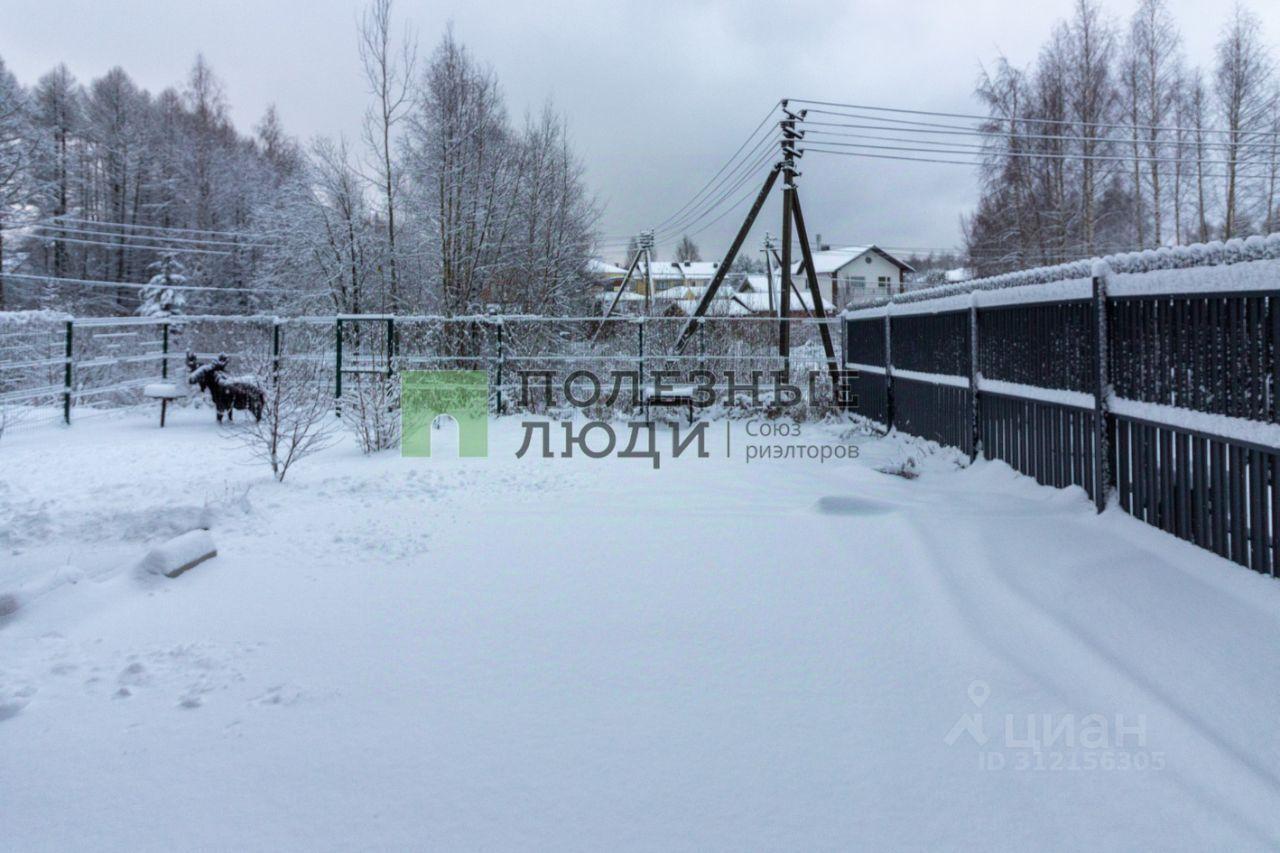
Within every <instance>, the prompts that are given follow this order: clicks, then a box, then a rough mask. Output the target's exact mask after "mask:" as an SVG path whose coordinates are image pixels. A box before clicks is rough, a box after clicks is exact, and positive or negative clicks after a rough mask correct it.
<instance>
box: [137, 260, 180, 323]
mask: <svg viewBox="0 0 1280 853" xmlns="http://www.w3.org/2000/svg"><path fill="white" fill-rule="evenodd" d="M148 270H149V271H150V272H151V273H152V276H151V279H150V280H149V281H148V282H147V286H146V287H144V288H143V289H142V304H141V305H139V306H138V314H139V316H142V317H174V316H177V315H179V314H182V313H183V309H184V308H185V307H186V304H187V291H185V290H179V289H177V288H180V287H182V286H183V285H185V284H186V283H187V281H188V280H189V279H188V278H187V274H186V268H185V267H183V265H182V262H181V261H179V260H178V259H177V257H175V256H174V253H173V252H165V253H163V254H161V256H160V260H158V261H154V262H152V263H151V264H150V265H149V266H148Z"/></svg>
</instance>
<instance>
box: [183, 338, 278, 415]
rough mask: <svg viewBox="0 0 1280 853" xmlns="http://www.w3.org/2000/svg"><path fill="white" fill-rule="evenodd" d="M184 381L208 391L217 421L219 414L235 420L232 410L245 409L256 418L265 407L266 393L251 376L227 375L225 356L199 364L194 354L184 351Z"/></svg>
mask: <svg viewBox="0 0 1280 853" xmlns="http://www.w3.org/2000/svg"><path fill="white" fill-rule="evenodd" d="M187 370H188V371H189V373H188V374H187V381H188V382H190V383H191V384H192V385H198V386H199V387H200V390H201V391H208V392H209V395H210V396H211V397H213V407H214V409H216V410H217V413H218V423H222V416H223V414H225V415H226V416H227V422H228V423H232V422H234V421H235V414H234V413H235V410H236V409H240V410H242V411H243V410H245V409H248V410H249V412H250V413H251V414H252V415H253V419H254V420H255V421H261V420H262V409H263V407H264V406H266V401H267V395H266V393H265V392H264V391H263V390H262V388H261V387H260V386H259V385H258V384H257V383H256V382H254V381H253V380H251V379H243V378H241V379H232V378H231V377H229V376H227V373H226V371H227V356H226V355H225V354H223V355H219V356H218V358H217V360H216V361H211V362H209V363H208V364H199V362H197V360H196V357H195V355H194V354H193V353H187Z"/></svg>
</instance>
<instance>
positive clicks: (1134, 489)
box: [845, 259, 1280, 576]
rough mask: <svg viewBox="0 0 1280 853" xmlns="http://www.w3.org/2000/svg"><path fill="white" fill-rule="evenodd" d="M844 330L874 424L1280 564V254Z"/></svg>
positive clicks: (940, 309) (850, 363)
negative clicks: (1076, 489) (1275, 257)
mask: <svg viewBox="0 0 1280 853" xmlns="http://www.w3.org/2000/svg"><path fill="white" fill-rule="evenodd" d="M845 340H846V353H845V355H846V362H847V364H846V365H845V366H846V368H847V369H849V370H851V371H854V372H855V373H854V375H853V376H851V378H850V379H849V380H848V381H849V385H850V389H849V390H850V391H851V392H852V393H853V394H856V395H857V397H858V409H859V412H860V413H861V414H863V415H865V416H866V417H867V418H869V419H871V420H873V421H876V422H879V423H881V424H884V425H886V426H887V427H891V428H896V429H899V430H902V431H904V432H907V433H910V434H912V435H916V436H920V437H923V438H926V439H929V440H933V441H936V442H938V443H940V444H944V445H949V446H954V447H958V448H960V449H961V450H963V451H964V452H966V453H968V454H969V455H970V458H976V457H977V456H978V455H981V456H982V457H983V458H986V459H999V460H1003V461H1004V462H1007V463H1008V464H1009V465H1010V466H1012V467H1013V468H1015V469H1016V470H1018V471H1020V472H1022V473H1024V474H1026V475H1028V476H1031V477H1033V478H1035V480H1036V481H1037V482H1039V483H1042V484H1045V485H1050V486H1058V487H1063V486H1080V487H1081V488H1083V489H1084V490H1085V491H1086V492H1088V494H1089V495H1090V496H1091V497H1092V498H1093V499H1094V501H1095V503H1096V505H1097V507H1098V509H1099V511H1101V510H1102V508H1103V507H1104V506H1105V505H1106V503H1107V502H1108V500H1109V499H1113V500H1114V502H1115V504H1116V505H1118V506H1119V507H1120V508H1121V509H1123V510H1124V511H1125V512H1128V513H1130V514H1131V515H1133V516H1134V517H1135V518H1138V519H1141V520H1143V521H1145V522H1147V523H1148V524H1151V525H1153V526H1155V527H1158V528H1160V529H1161V530H1164V531H1166V532H1168V533H1171V534H1173V535H1175V536H1178V537H1179V538H1182V539H1185V540H1187V541H1189V542H1193V543H1195V544H1196V545H1199V546H1201V547H1203V548H1207V549H1209V550H1212V551H1213V552H1215V553H1217V554H1220V555H1221V556H1223V557H1226V558H1227V559H1230V560H1233V561H1235V562H1237V563H1239V564H1241V565H1244V566H1248V567H1250V568H1252V569H1254V570H1256V571H1258V572H1262V573H1265V574H1271V575H1276V576H1280V262H1277V261H1275V260H1272V259H1264V260H1254V261H1252V262H1247V263H1240V264H1239V265H1238V266H1235V267H1234V268H1232V267H1227V266H1209V267H1203V268H1195V267H1191V268H1186V269H1177V270H1159V271H1152V272H1149V273H1144V272H1135V273H1126V274H1124V275H1117V274H1113V273H1111V272H1109V271H1107V270H1105V269H1103V270H1101V271H1099V274H1098V275H1095V276H1091V277H1079V278H1075V279H1065V280H1063V279H1059V280H1056V281H1052V282H1051V283H1033V284H1029V285H1020V286H1015V287H1010V288H1006V289H989V290H985V289H982V288H980V287H979V288H975V289H974V290H973V291H972V292H969V293H957V292H955V291H954V290H953V291H951V292H946V293H942V294H939V295H938V296H936V297H934V298H928V297H927V296H926V298H923V299H921V298H916V299H912V300H909V301H908V300H904V301H903V302H901V303H890V304H888V305H880V306H875V307H872V308H868V309H863V310H858V311H853V312H851V313H849V314H847V315H846V330H845Z"/></svg>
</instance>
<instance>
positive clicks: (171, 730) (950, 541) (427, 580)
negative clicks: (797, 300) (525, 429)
mask: <svg viewBox="0 0 1280 853" xmlns="http://www.w3.org/2000/svg"><path fill="white" fill-rule="evenodd" d="M209 420H211V417H210V416H209V415H208V413H207V412H187V411H183V412H179V413H178V415H177V416H176V417H175V422H174V423H173V424H172V425H171V427H170V428H168V429H166V430H165V431H164V432H163V433H160V432H158V431H157V430H156V429H155V428H154V425H153V424H152V423H151V421H150V420H142V419H133V418H129V419H123V420H119V421H108V422H104V423H101V424H96V425H93V424H86V425H82V426H77V427H76V428H73V429H72V430H70V431H65V432H64V431H59V430H48V431H43V432H33V433H30V434H25V435H24V434H21V433H19V434H17V435H14V436H12V438H10V437H6V438H5V439H4V441H3V443H0V472H2V473H0V549H2V550H0V594H3V593H6V592H13V591H15V590H16V591H17V593H18V596H19V600H20V602H21V605H22V606H21V608H20V609H19V610H18V612H17V613H16V614H14V615H12V616H10V617H8V618H7V619H6V618H5V617H3V616H0V756H3V758H0V832H2V833H3V837H4V844H3V846H4V847H5V848H6V849H17V850H28V849H50V850H55V849H56V850H65V849H76V848H84V847H88V848H95V849H130V850H140V849H154V850H160V849H166V850H167V849H191V848H197V847H199V848H220V849H229V848H235V849H263V850H266V849H271V850H279V849H308V850H312V849H405V848H418V849H479V848H485V849H509V848H520V849H548V848H555V849H593V850H594V849H602V848H616V847H625V848H641V849H663V850H666V849H850V848H870V849H900V848H907V849H944V848H945V849H974V850H990V849H1009V850H1027V849H1046V848H1047V849H1081V848H1088V849H1134V848H1146V849H1188V850H1193V849H1196V850H1198V849H1205V848H1209V847H1216V848H1219V849H1235V850H1244V849H1274V847H1275V846H1276V845H1277V844H1280V769H1278V768H1280V737H1278V736H1277V735H1276V733H1275V726H1276V724H1277V723H1276V721H1277V720H1280V641H1278V639H1277V638H1278V637H1280V584H1277V583H1276V582H1274V581H1271V580H1266V579H1262V578H1259V577H1256V576H1254V575H1252V574H1251V573H1250V572H1248V571H1246V570H1243V569H1240V568H1238V567H1235V566H1233V565H1231V564H1228V563H1226V562H1224V561H1221V560H1219V559H1217V558H1215V557H1213V556H1211V555H1208V554H1206V553H1205V552H1202V551H1200V550H1198V549H1195V548H1193V547H1191V546H1188V545H1185V544H1183V543H1179V542H1177V541H1175V540H1173V539H1172V538H1170V537H1166V536H1164V535H1162V534H1160V533H1158V532H1156V531H1154V530H1150V529H1148V528H1146V527H1144V526H1143V525H1141V524H1139V523H1137V522H1135V521H1133V520H1132V519H1129V518H1127V517H1125V516H1123V515H1122V514H1121V513H1119V512H1109V513H1107V514H1105V515H1104V516H1103V517H1102V518H1098V517H1096V516H1095V515H1094V514H1093V512H1092V508H1091V506H1090V504H1089V503H1088V502H1087V500H1086V499H1085V498H1084V497H1083V495H1082V494H1081V493H1079V492H1075V491H1063V492H1059V491H1054V490H1050V489H1044V488H1040V487H1037V486H1035V485H1034V484H1032V483H1030V482H1029V481H1027V480H1026V479H1024V478H1020V477H1017V476H1016V475H1014V474H1013V473H1012V472H1011V471H1010V470H1009V469H1008V468H1007V467H1005V466H1003V465H998V464H994V465H993V464H980V465H978V466H975V467H974V468H972V469H969V470H963V471H961V470H957V468H956V465H955V462H954V458H953V457H951V456H949V455H948V454H945V453H939V454H933V455H931V456H929V458H927V459H922V466H921V467H922V469H923V474H922V476H921V477H919V478H918V479H916V480H906V479H903V478H900V477H895V476H889V475H886V474H883V473H880V472H878V471H877V470H876V469H877V468H878V467H881V466H884V465H886V464H889V463H894V462H898V461H901V458H902V457H903V455H904V454H907V453H910V454H913V455H916V456H919V452H920V451H919V448H918V446H915V445H912V444H908V443H904V442H902V441H898V440H893V439H870V438H867V437H858V438H856V439H854V441H856V443H858V444H859V445H860V446H861V448H862V456H861V458H860V459H858V460H856V461H848V462H828V463H826V464H819V463H817V462H801V461H770V462H753V463H751V464H749V465H748V464H746V463H745V462H744V461H743V459H742V456H741V453H740V451H738V450H735V455H734V458H730V459H725V458H719V457H718V458H712V459H707V460H697V459H689V458H684V459H680V460H664V462H663V467H662V469H661V470H659V471H653V470H651V469H650V467H649V466H648V464H647V463H645V462H643V461H641V460H623V459H606V460H600V461H593V460H589V459H573V460H565V459H550V460H543V459H533V458H525V459H515V458H514V457H513V451H514V449H515V447H517V446H518V445H519V442H520V431H519V429H518V422H516V421H514V420H511V419H507V420H504V421H502V422H500V423H499V424H498V425H496V426H495V428H494V432H493V435H492V438H491V446H492V448H493V450H492V453H491V456H492V458H490V459H488V460H467V461H462V460H454V459H444V458H440V455H441V448H440V447H437V449H436V452H437V458H435V459H431V460H401V459H399V458H396V457H394V456H392V455H389V454H386V455H382V456H380V457H376V458H372V459H368V458H363V457H360V456H359V454H358V453H356V452H355V451H354V450H353V449H352V448H350V447H348V446H346V445H343V446H341V447H338V448H334V449H333V450H331V451H328V452H327V453H326V454H325V455H324V456H323V457H320V458H317V459H313V460H307V461H304V462H303V463H301V465H300V467H299V468H298V469H297V471H296V473H295V474H293V475H291V479H290V481H289V482H288V483H286V484H285V485H283V486H279V485H276V484H274V483H271V482H270V481H269V480H268V479H265V478H264V477H263V472H262V471H259V470H258V469H257V468H254V467H245V466H242V465H239V464H237V459H238V458H239V457H240V455H241V451H240V450H238V449H237V448H235V447H234V446H233V445H232V444H231V443H227V442H219V441H218V440H217V439H216V438H214V437H212V433H213V431H214V428H213V426H212V425H211V424H210V423H207V421H209ZM713 427H714V429H715V430H718V431H722V430H723V425H722V424H717V425H713ZM741 429H742V427H741V425H740V424H739V425H736V426H735V430H737V432H735V443H737V444H740V443H741V442H742V441H744V440H745V436H744V435H742V433H741ZM719 436H720V433H717V432H714V431H713V437H714V438H719ZM803 440H804V441H806V442H827V441H838V442H840V443H848V440H847V439H840V438H838V437H837V434H836V431H835V429H834V428H823V427H819V426H812V425H805V426H804V438H803ZM712 450H713V454H714V453H715V452H716V451H720V452H721V453H722V452H723V444H722V443H721V442H719V441H713V443H712ZM247 486H251V488H250V489H249V491H248V492H247V494H246V493H245V491H244V489H245V488H246V487H247ZM206 504H207V505H208V506H207V507H206ZM202 518H203V519H204V520H207V521H211V523H212V528H213V535H214V538H215V539H216V540H217V542H218V546H219V550H220V556H219V557H218V558H217V559H216V560H214V561H212V562H210V563H207V564H205V565H202V566H200V567H198V568H197V569H195V570H193V571H192V572H189V573H188V574H186V575H184V576H182V577H181V578H179V579H177V580H173V581H164V582H162V583H158V584H156V583H152V584H144V583H142V582H140V581H139V580H138V579H137V578H135V577H134V576H133V574H132V573H131V571H129V569H128V566H129V565H131V563H132V562H133V561H135V560H137V558H138V557H139V556H140V555H141V553H142V551H143V549H144V544H145V541H146V540H148V539H151V538H156V537H160V536H162V534H164V533H166V532H169V533H172V532H177V531H180V530H183V529H187V528H188V527H190V526H191V525H192V524H193V520H199V519H202ZM72 580H74V581H75V582H74V583H69V582H68V581H72ZM1117 720H1118V721H1119V723H1120V728H1119V729H1118V730H1117V727H1116V723H1117ZM1033 733H1034V734H1036V735H1040V736H1049V735H1053V736H1055V737H1056V740H1054V741H1053V742H1051V743H1048V744H1041V745H1040V746H1038V747H1037V746H1036V745H1035V744H1033V742H1032V739H1031V737H1030V735H1031V734H1033Z"/></svg>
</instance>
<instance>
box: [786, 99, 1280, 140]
mask: <svg viewBox="0 0 1280 853" xmlns="http://www.w3.org/2000/svg"><path fill="white" fill-rule="evenodd" d="M789 100H792V101H795V102H796V103H800V104H817V105H818V106H820V107H841V108H843V109H850V110H863V111H866V112H884V113H897V114H900V115H917V116H932V117H935V118H959V119H968V120H971V121H984V122H987V121H1023V122H1036V123H1039V124H1062V125H1068V126H1071V127H1100V128H1112V129H1121V130H1129V131H1133V130H1147V131H1152V130H1154V131H1156V132H1168V133H1178V132H1181V133H1197V132H1199V133H1220V134H1229V135H1231V134H1241V135H1246V136H1268V137H1278V138H1280V132H1278V131H1274V130H1242V129H1241V130H1231V129H1223V128H1213V127H1202V128H1199V129H1198V130H1197V129H1196V128H1187V127H1169V126H1162V125H1144V124H1134V123H1128V124H1126V123H1116V122H1102V121H1077V120H1075V119H1049V118H1033V117H1031V116H1019V117H1017V118H1004V117H1001V116H990V115H987V116H982V115H973V114H972V113H947V112H938V111H934V110H911V109H904V108H900V107H873V106H867V105H865V104H844V103H839V102H837V101H814V100H809V99H807V98H791V99H789ZM812 111H813V112H815V113H824V114H826V111H825V110H822V109H814V110H812ZM834 115H841V113H834Z"/></svg>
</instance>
